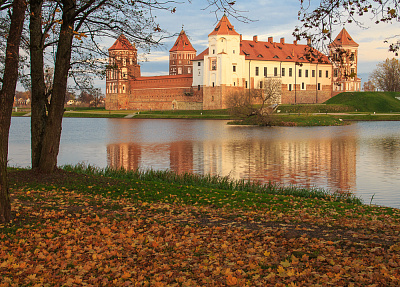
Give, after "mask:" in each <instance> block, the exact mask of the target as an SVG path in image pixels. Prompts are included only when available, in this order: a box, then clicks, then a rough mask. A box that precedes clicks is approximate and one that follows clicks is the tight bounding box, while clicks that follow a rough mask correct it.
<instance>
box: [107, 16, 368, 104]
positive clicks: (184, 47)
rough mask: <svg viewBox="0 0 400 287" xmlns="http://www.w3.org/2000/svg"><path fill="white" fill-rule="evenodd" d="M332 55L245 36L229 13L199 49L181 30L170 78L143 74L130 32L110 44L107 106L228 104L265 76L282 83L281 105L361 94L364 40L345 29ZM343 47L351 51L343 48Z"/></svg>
mask: <svg viewBox="0 0 400 287" xmlns="http://www.w3.org/2000/svg"><path fill="white" fill-rule="evenodd" d="M329 50H330V55H329V57H328V56H326V55H324V54H322V53H321V52H319V51H317V50H316V49H313V48H311V47H310V44H307V45H302V44H298V43H297V41H294V42H293V43H286V42H285V39H284V38H281V39H280V41H279V42H274V41H273V38H272V37H269V38H268V41H267V42H263V41H259V40H258V37H257V36H254V37H253V39H252V40H244V39H242V35H240V34H239V33H237V32H236V31H235V29H234V26H233V25H232V24H231V23H230V21H229V19H228V18H227V16H226V15H224V16H223V17H222V18H221V20H220V21H219V23H218V24H217V26H216V27H215V28H214V30H213V31H212V32H211V33H210V34H209V35H208V48H207V49H206V50H204V51H203V52H201V53H200V54H199V55H196V52H197V51H196V50H195V49H194V48H193V46H192V44H191V43H190V41H189V39H188V37H187V35H186V34H185V32H184V31H183V30H182V31H181V33H180V34H179V36H178V38H177V40H176V42H175V44H174V46H173V47H172V48H171V50H170V51H169V75H168V76H154V77H142V76H141V73H140V65H138V63H137V49H136V47H135V45H132V44H131V43H130V42H129V41H128V40H127V39H126V37H125V36H124V35H121V36H120V37H119V38H118V39H117V40H116V41H115V43H114V44H113V45H112V46H111V47H110V48H109V66H108V69H107V71H106V103H105V104H106V109H108V110H118V109H131V110H132V109H133V110H135V109H137V110H151V109H152V110H172V109H180V110H190V109H198V110H201V109H204V110H207V109H225V108H227V107H228V106H229V95H230V94H231V93H232V92H234V91H245V90H250V89H251V90H258V91H260V92H262V90H263V84H264V83H265V80H266V79H269V78H272V79H279V80H280V82H281V84H282V89H281V93H280V98H278V99H276V102H277V103H282V104H297V103H322V102H324V101H326V100H328V99H329V98H331V97H332V96H333V95H335V94H337V93H339V92H344V91H359V90H360V85H361V83H360V82H361V80H360V79H359V78H357V59H358V44H357V43H356V42H355V41H354V40H353V39H352V38H351V37H350V35H349V34H348V32H347V31H346V30H345V29H344V28H343V29H342V31H341V32H340V33H339V34H338V36H337V37H336V39H335V40H334V41H333V42H332V43H331V44H330V45H329ZM343 51H345V52H343Z"/></svg>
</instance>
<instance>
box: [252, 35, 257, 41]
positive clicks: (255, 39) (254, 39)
mask: <svg viewBox="0 0 400 287" xmlns="http://www.w3.org/2000/svg"><path fill="white" fill-rule="evenodd" d="M253 41H254V42H256V43H257V42H258V37H257V35H255V36H253Z"/></svg>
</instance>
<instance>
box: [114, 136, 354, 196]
mask: <svg viewBox="0 0 400 287" xmlns="http://www.w3.org/2000/svg"><path fill="white" fill-rule="evenodd" d="M356 153H357V141H356V139H355V138H353V137H351V136H346V137H339V138H330V137H327V138H322V139H321V138H319V139H302V140H292V141H284V140H260V139H257V140H252V139H247V140H245V139H244V140H240V141H237V140H236V141H232V140H226V141H224V140H218V141H215V140H214V141H205V142H199V141H175V142H170V143H162V144H137V143H132V142H131V143H118V144H109V145H107V163H108V166H110V167H112V168H117V169H119V168H124V169H126V170H135V169H138V168H141V169H147V168H153V169H170V170H172V171H174V172H177V173H184V172H193V173H197V174H213V175H216V174H219V175H222V176H226V175H229V176H230V177H231V178H234V179H246V180H247V179H250V180H258V181H261V182H264V183H267V182H269V181H272V182H279V183H282V184H285V185H289V184H295V185H301V186H305V187H312V186H318V187H325V188H328V189H331V190H340V191H342V192H349V191H352V190H354V188H355V185H356Z"/></svg>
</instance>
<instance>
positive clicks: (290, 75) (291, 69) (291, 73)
mask: <svg viewBox="0 0 400 287" xmlns="http://www.w3.org/2000/svg"><path fill="white" fill-rule="evenodd" d="M292 76H293V68H289V77H292Z"/></svg>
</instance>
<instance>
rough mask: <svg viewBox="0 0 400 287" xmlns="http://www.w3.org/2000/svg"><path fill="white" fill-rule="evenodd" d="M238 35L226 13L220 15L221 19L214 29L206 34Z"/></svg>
mask: <svg viewBox="0 0 400 287" xmlns="http://www.w3.org/2000/svg"><path fill="white" fill-rule="evenodd" d="M211 35H239V34H238V32H236V31H235V29H234V27H233V25H232V24H231V22H229V20H228V17H226V15H224V16H222V18H221V20H220V21H219V23H218V24H217V26H216V27H215V29H214V30H213V31H212V32H211V33H210V34H209V35H208V36H211Z"/></svg>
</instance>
